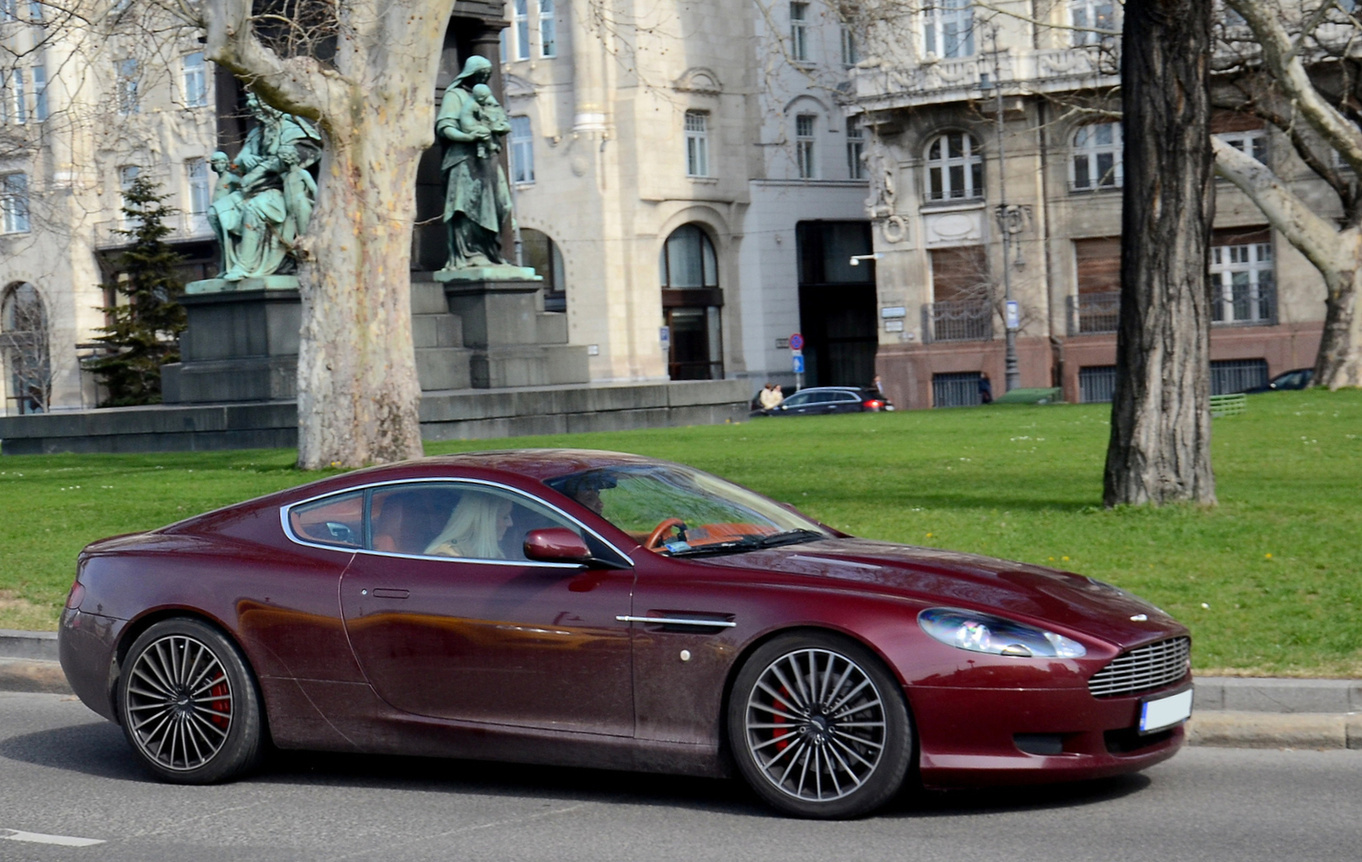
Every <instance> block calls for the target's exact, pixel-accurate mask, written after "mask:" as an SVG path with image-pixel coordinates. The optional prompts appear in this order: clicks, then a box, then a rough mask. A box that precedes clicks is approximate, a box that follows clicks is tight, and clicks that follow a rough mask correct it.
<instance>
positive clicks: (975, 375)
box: [932, 371, 983, 407]
mask: <svg viewBox="0 0 1362 862" xmlns="http://www.w3.org/2000/svg"><path fill="white" fill-rule="evenodd" d="M981 379H982V375H981V373H980V372H978V371H956V372H950V373H946V374H933V375H932V406H933V407H977V406H979V405H980V404H982V403H983V397H982V395H981V393H980V391H979V390H980V386H979V382H980V380H981Z"/></svg>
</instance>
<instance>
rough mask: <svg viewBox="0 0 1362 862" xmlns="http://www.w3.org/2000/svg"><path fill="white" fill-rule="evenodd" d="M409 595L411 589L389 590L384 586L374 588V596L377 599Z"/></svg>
mask: <svg viewBox="0 0 1362 862" xmlns="http://www.w3.org/2000/svg"><path fill="white" fill-rule="evenodd" d="M409 595H411V591H410V590H389V589H383V588H378V589H375V590H374V598H376V599H405V598H406V597H407V596H409Z"/></svg>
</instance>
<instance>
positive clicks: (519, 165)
mask: <svg viewBox="0 0 1362 862" xmlns="http://www.w3.org/2000/svg"><path fill="white" fill-rule="evenodd" d="M511 182H513V183H532V182H534V135H533V133H532V132H531V129H530V118H529V117H512V118H511Z"/></svg>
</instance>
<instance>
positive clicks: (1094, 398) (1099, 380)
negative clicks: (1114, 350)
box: [1078, 365, 1116, 404]
mask: <svg viewBox="0 0 1362 862" xmlns="http://www.w3.org/2000/svg"><path fill="white" fill-rule="evenodd" d="M1114 397H1116V366H1115V365H1089V366H1086V367H1083V368H1080V369H1078V403H1080V404H1110V403H1111V400H1112V399H1113V398H1114Z"/></svg>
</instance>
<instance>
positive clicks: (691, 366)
mask: <svg viewBox="0 0 1362 862" xmlns="http://www.w3.org/2000/svg"><path fill="white" fill-rule="evenodd" d="M659 266H660V277H661V280H662V317H663V320H664V322H665V323H666V326H667V332H668V336H669V340H670V348H669V352H668V354H667V374H668V376H670V377H671V379H672V380H720V379H722V378H723V376H724V362H723V340H722V338H721V337H720V332H721V329H722V327H721V318H720V308H722V306H723V303H724V300H723V292H722V291H721V290H720V289H719V275H718V258H717V256H716V255H715V253H714V243H712V242H711V241H710V239H709V237H708V236H707V235H706V234H705V232H704V231H703V230H701V229H700V227H699V226H698V225H694V224H687V225H682V226H681V227H679V228H677V229H676V230H675V231H674V232H673V233H672V235H671V236H669V237H667V241H666V243H664V244H663V247H662V255H661V258H660V260H659Z"/></svg>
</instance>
